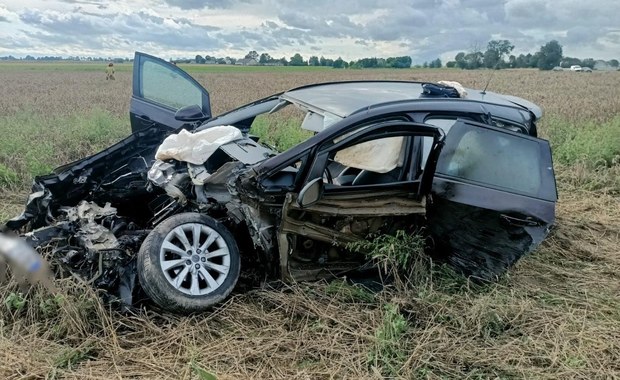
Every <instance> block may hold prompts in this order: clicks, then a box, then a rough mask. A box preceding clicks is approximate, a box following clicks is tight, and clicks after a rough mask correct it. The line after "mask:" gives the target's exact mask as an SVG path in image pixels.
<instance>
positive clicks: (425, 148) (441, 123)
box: [420, 116, 457, 169]
mask: <svg viewBox="0 0 620 380" xmlns="http://www.w3.org/2000/svg"><path fill="white" fill-rule="evenodd" d="M456 120H457V118H456V117H436V116H431V117H428V118H427V119H426V120H424V123H425V124H429V125H432V126H435V127H439V128H441V129H443V131H444V132H445V133H446V134H448V132H450V129H451V128H452V126H453V125H454V124H456ZM432 147H433V138H432V137H424V138H423V140H422V161H421V164H420V169H424V166H425V165H426V159H427V158H428V155H429V154H430V153H431V148H432Z"/></svg>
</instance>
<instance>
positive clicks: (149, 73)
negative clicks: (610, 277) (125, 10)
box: [6, 53, 557, 312]
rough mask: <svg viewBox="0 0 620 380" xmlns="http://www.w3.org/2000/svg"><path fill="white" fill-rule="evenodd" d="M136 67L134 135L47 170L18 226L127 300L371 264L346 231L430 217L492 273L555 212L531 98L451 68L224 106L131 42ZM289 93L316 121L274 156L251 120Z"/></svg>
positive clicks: (183, 303) (401, 226) (386, 230)
mask: <svg viewBox="0 0 620 380" xmlns="http://www.w3.org/2000/svg"><path fill="white" fill-rule="evenodd" d="M133 70H134V71H133V95H132V98H131V107H130V117H131V127H132V134H131V135H130V136H128V137H127V138H126V139H124V140H122V141H120V142H119V143H117V144H115V145H113V146H111V147H109V148H107V149H105V150H103V151H102V152H99V153H97V154H95V155H93V156H90V157H87V158H84V159H82V160H79V161H77V162H73V163H70V164H67V165H64V166H61V167H59V168H57V169H56V170H55V171H54V172H53V173H52V174H50V175H45V176H40V177H37V178H36V179H35V180H34V184H33V188H32V194H31V195H30V197H29V199H28V201H27V204H26V207H25V210H24V212H23V214H22V215H20V216H18V217H16V218H14V219H12V220H10V221H9V222H8V223H7V224H6V229H9V230H13V231H16V232H19V233H21V234H23V236H24V237H25V239H26V240H27V241H28V242H29V243H30V244H31V245H32V246H34V247H37V248H38V249H39V250H46V251H47V252H48V254H49V255H51V256H52V257H53V258H54V259H55V260H57V261H59V262H60V263H61V264H62V266H63V268H65V269H66V270H68V271H70V272H72V273H73V274H74V275H76V276H79V277H80V278H82V279H83V280H84V281H86V282H88V283H90V284H92V285H93V286H95V287H98V288H102V289H105V290H107V294H109V296H110V297H114V298H116V299H118V300H120V301H121V302H123V303H124V304H125V305H129V304H131V303H132V294H133V293H134V290H135V287H136V286H135V285H136V283H139V285H140V287H141V288H142V289H143V290H144V292H145V293H146V294H147V295H148V296H149V297H150V298H151V299H152V300H153V301H154V302H155V303H157V304H158V305H159V306H161V307H162V308H165V309H168V310H171V311H175V312H193V311H201V310H205V309H206V308H208V307H210V306H212V305H214V304H216V303H218V302H220V301H222V300H223V299H225V298H226V297H227V296H228V295H229V294H230V292H231V291H232V289H233V288H234V287H235V284H236V283H237V280H238V278H239V276H240V271H241V269H242V266H243V269H244V271H245V270H247V269H256V270H258V272H260V273H261V274H262V275H263V276H265V278H272V279H282V280H285V281H299V280H312V279H318V278H325V277H330V276H335V275H340V274H344V273H349V272H351V271H354V270H356V269H357V268H360V267H362V266H364V265H366V264H367V262H368V259H367V257H365V256H364V255H361V254H359V253H354V252H351V251H350V250H348V249H347V246H348V244H349V243H353V242H356V241H359V240H361V239H367V238H369V237H371V236H376V235H378V234H393V233H396V231H399V230H404V231H411V232H413V231H420V228H422V229H423V231H424V233H425V234H427V235H428V240H429V242H430V244H429V248H428V249H429V251H430V253H432V254H433V255H434V257H438V258H440V259H441V260H443V261H445V262H447V263H449V264H451V265H453V266H454V267H455V268H456V269H457V270H459V271H461V272H463V273H465V274H466V275H469V276H474V277H476V278H480V279H485V280H488V279H493V278H495V277H496V276H498V275H500V274H502V273H504V272H505V271H506V270H507V268H509V267H510V266H511V265H513V264H514V263H515V262H516V261H517V260H519V258H521V257H522V256H524V255H525V254H527V253H528V252H531V251H532V250H534V249H535V248H536V247H537V246H538V245H539V244H540V243H541V241H542V240H543V239H544V238H545V237H546V235H547V234H548V232H549V229H550V227H551V226H552V225H553V223H554V221H555V204H556V200H557V193H556V185H555V177H554V172H553V164H552V159H551V151H550V147H549V143H548V142H547V141H545V140H542V139H539V138H537V131H536V122H537V120H538V119H539V118H540V117H541V116H542V110H541V109H540V108H539V107H538V106H536V105H534V104H532V103H530V102H528V101H526V100H524V99H521V98H517V97H513V96H507V95H500V94H496V93H492V92H490V91H479V90H473V89H465V88H462V87H461V86H460V85H459V84H458V83H450V82H445V83H435V84H434V83H421V82H399V81H352V82H334V83H322V84H312V85H308V86H304V87H299V88H295V89H292V90H289V91H285V92H282V93H279V94H275V95H272V96H269V97H266V98H263V99H260V100H258V101H255V102H253V103H250V104H247V105H244V106H242V107H240V108H238V109H235V110H233V111H230V112H227V113H224V114H222V115H220V116H217V117H213V116H212V115H211V107H210V98H209V93H208V92H207V90H205V89H204V88H203V87H202V86H201V85H200V84H199V83H198V82H197V81H196V80H194V79H193V78H192V77H191V76H189V75H188V74H187V73H185V72H184V71H183V70H182V69H180V68H179V67H177V66H175V65H172V64H169V63H167V62H165V61H163V60H161V59H159V58H156V57H153V56H150V55H147V54H143V53H136V55H135V60H134V69H133ZM286 107H295V108H297V109H299V110H302V111H303V112H304V115H305V116H304V118H303V121H301V122H300V125H299V128H302V129H305V130H309V131H312V132H314V134H313V135H312V136H311V137H309V138H308V139H306V140H305V141H303V142H301V143H299V144H298V145H296V146H294V147H293V148H291V149H289V150H287V151H285V152H282V153H278V152H276V151H274V149H272V148H270V147H269V146H266V145H263V144H261V142H260V141H259V140H258V139H257V138H255V137H253V136H252V135H251V134H250V133H249V132H250V128H251V127H252V125H253V122H254V121H255V120H256V118H257V117H258V116H259V115H267V114H273V113H276V112H279V111H280V110H282V109H284V108H286ZM243 260H245V261H243ZM242 263H243V264H242ZM136 281H137V282H136Z"/></svg>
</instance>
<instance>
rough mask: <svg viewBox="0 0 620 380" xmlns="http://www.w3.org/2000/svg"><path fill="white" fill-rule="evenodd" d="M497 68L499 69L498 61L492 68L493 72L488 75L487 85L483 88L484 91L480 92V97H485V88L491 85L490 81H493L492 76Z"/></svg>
mask: <svg viewBox="0 0 620 380" xmlns="http://www.w3.org/2000/svg"><path fill="white" fill-rule="evenodd" d="M498 67H499V61H497V63H496V64H495V66H493V71H492V72H491V74H490V75H489V80H488V81H487V84H486V85H485V86H484V90H482V92H481V94H482V95H486V93H487V88H488V87H489V84H490V83H491V79H493V75H495V71H496V70H497V68H498Z"/></svg>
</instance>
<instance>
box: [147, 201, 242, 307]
mask: <svg viewBox="0 0 620 380" xmlns="http://www.w3.org/2000/svg"><path fill="white" fill-rule="evenodd" d="M239 270H240V256H239V248H238V247H237V243H236V242H235V240H234V238H233V236H232V234H231V233H230V232H229V231H228V230H227V229H226V227H224V226H223V225H222V224H221V223H219V222H218V221H216V220H214V219H213V218H211V217H208V216H206V215H202V214H198V213H183V214H178V215H174V216H172V217H170V218H168V219H166V220H164V221H163V222H162V223H160V224H159V225H158V226H157V227H155V228H154V229H153V231H151V233H150V234H149V235H148V236H147V237H146V239H145V240H144V242H143V243H142V246H141V247H140V251H139V252H138V276H139V279H140V284H141V285H142V287H143V288H144V291H145V292H146V294H147V295H148V296H149V297H151V299H152V300H153V301H154V302H155V303H156V304H158V305H159V306H161V307H162V308H164V309H166V310H169V311H172V312H184V313H190V312H197V311H203V310H205V309H207V308H208V307H210V306H213V305H215V304H216V303H218V302H221V301H222V300H223V299H225V298H226V297H227V296H228V295H229V294H230V292H231V291H232V290H233V288H234V287H235V284H236V283H237V279H238V278H239Z"/></svg>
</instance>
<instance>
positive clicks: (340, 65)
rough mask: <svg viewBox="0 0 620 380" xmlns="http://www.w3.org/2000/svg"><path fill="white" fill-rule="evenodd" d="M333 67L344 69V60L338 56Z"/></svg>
mask: <svg viewBox="0 0 620 380" xmlns="http://www.w3.org/2000/svg"><path fill="white" fill-rule="evenodd" d="M332 67H333V68H334V69H343V68H344V61H343V60H342V58H340V57H338V59H336V60H335V61H334V63H333V65H332Z"/></svg>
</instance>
